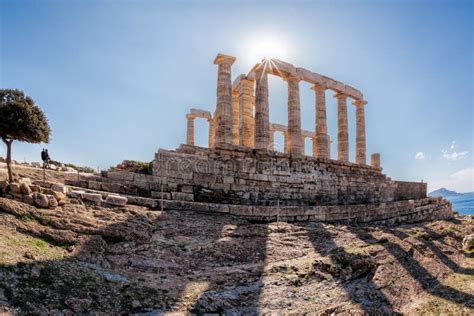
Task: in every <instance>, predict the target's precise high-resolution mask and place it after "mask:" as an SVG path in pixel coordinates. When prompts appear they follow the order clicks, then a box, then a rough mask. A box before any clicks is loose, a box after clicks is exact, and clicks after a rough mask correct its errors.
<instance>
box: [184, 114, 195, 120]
mask: <svg viewBox="0 0 474 316" xmlns="http://www.w3.org/2000/svg"><path fill="white" fill-rule="evenodd" d="M186 118H187V119H188V120H194V119H195V118H196V116H195V115H193V114H186Z"/></svg>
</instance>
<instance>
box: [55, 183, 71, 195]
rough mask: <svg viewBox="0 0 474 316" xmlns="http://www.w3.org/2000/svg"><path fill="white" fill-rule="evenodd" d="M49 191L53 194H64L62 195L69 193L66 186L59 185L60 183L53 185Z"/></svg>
mask: <svg viewBox="0 0 474 316" xmlns="http://www.w3.org/2000/svg"><path fill="white" fill-rule="evenodd" d="M51 190H53V191H55V192H61V193H64V194H67V193H68V192H69V188H68V187H67V186H65V185H64V184H60V183H54V184H53V185H52V186H51Z"/></svg>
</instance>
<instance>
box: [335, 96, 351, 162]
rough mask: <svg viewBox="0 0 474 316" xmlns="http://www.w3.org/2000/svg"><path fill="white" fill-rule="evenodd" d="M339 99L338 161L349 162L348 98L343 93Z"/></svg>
mask: <svg viewBox="0 0 474 316" xmlns="http://www.w3.org/2000/svg"><path fill="white" fill-rule="evenodd" d="M334 96H335V97H336V98H337V160H341V161H349V131H348V126H347V96H346V95H345V94H342V93H336V94H335V95H334Z"/></svg>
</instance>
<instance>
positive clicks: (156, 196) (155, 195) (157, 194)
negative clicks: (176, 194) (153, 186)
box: [151, 191, 171, 200]
mask: <svg viewBox="0 0 474 316" xmlns="http://www.w3.org/2000/svg"><path fill="white" fill-rule="evenodd" d="M162 196H163V199H164V200H171V193H169V192H163V193H162V192H158V191H151V197H152V198H154V199H161V197H162Z"/></svg>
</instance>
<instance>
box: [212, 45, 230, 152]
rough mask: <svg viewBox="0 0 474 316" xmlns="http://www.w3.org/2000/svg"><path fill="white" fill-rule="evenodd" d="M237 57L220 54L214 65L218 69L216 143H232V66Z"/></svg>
mask: <svg viewBox="0 0 474 316" xmlns="http://www.w3.org/2000/svg"><path fill="white" fill-rule="evenodd" d="M234 61H235V57H232V56H227V55H222V54H218V55H217V57H216V59H215V60H214V64H216V65H218V69H217V104H216V112H217V117H216V121H215V122H214V124H215V128H216V139H215V143H216V144H219V143H224V144H231V143H232V81H231V66H232V64H233V63H234Z"/></svg>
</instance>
